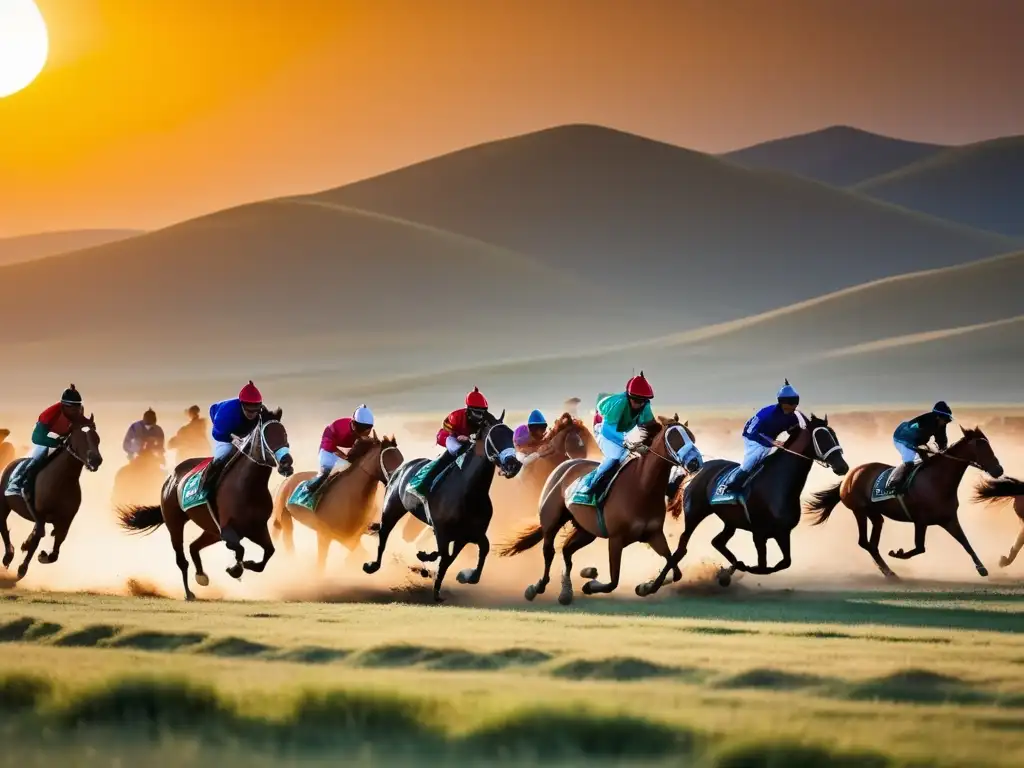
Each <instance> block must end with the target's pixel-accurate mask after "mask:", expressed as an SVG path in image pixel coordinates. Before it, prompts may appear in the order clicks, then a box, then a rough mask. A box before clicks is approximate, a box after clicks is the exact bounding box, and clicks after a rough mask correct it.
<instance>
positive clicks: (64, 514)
mask: <svg viewBox="0 0 1024 768" xmlns="http://www.w3.org/2000/svg"><path fill="white" fill-rule="evenodd" d="M27 460H28V459H21V460H19V461H16V462H14V463H13V464H11V465H10V466H8V467H7V468H6V469H5V470H4V471H3V474H2V475H0V493H2V494H3V495H0V536H2V537H3V540H4V549H5V552H4V561H3V562H4V568H7V567H8V566H10V564H11V562H12V561H13V560H14V547H13V546H12V545H11V534H10V531H9V530H8V529H7V517H8V515H10V513H11V512H16V513H17V514H18V515H20V516H21V517H23V518H25V519H26V520H28V521H29V522H31V523H34V525H33V527H32V533H31V534H29V537H28V538H27V539H25V542H24V543H23V544H22V545H21V551H22V552H24V553H25V559H24V560H23V561H22V563H21V565H19V566H18V579H19V580H20V579H23V578H25V574H26V573H28V564H29V562H30V561H31V560H32V555H34V554H35V551H36V547H38V546H39V542H40V541H42V538H43V536H45V535H46V525H47V524H50V525H51V526H53V549H52V550H50V552H49V553H47V552H40V553H39V562H40V563H43V564H47V563H55V562H57V558H58V557H60V546H61V544H63V543H64V539H65V538H66V537H67V535H68V530H69V529H70V528H71V522H72V521H73V520H74V519H75V515H77V514H78V508H79V507H80V506H82V486H81V484H80V482H79V481H80V479H81V476H82V467H85V468H86V469H87V470H89V471H90V472H95V471H96V470H97V469H99V468H100V464H102V463H103V457H102V456H100V436H99V433H98V432H97V431H96V422H95V420H94V419H93V417H92V416H91V415H90V416H89V418H88V419H86V418H85V417H84V416H80V417H78V418H76V419H75V420H74V421H73V422H72V424H71V432H70V433H69V434H68V436H67V437H66V438H64V439H63V440H62V442H61V444H60V447H58V448H57V449H56V450H54V452H53V453H52V454H51V455H50V457H49V458H48V459H47V460H46V465H45V466H44V467H43V468H42V469H40V470H39V472H38V473H37V474H36V477H35V488H34V490H33V491H32V492H31V493H29V496H30V497H31V498H32V501H31V503H29V502H27V501H26V500H25V499H24V498H23V497H21V496H7V495H6V492H7V484H8V483H9V482H10V479H11V473H12V472H13V471H14V469H15V467H17V466H18V465H19V464H20V463H21V462H23V461H27Z"/></svg>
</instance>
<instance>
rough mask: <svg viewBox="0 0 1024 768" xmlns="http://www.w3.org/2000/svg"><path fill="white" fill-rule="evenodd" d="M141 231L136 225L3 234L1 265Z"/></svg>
mask: <svg viewBox="0 0 1024 768" xmlns="http://www.w3.org/2000/svg"><path fill="white" fill-rule="evenodd" d="M141 234H142V231H141V230H137V229H75V230H69V231H66V232H41V233H39V234H37V235H21V236H18V237H5V238H0V266H3V265H5V264H15V263H17V262H19V261H29V260H31V259H42V258H45V257H47V256H53V255H55V254H58V253H67V252H69V251H77V250H79V249H82V248H91V247H93V246H95V245H103V244H105V243H113V242H116V241H117V240H124V239H125V238H128V237H134V236H135V235H141Z"/></svg>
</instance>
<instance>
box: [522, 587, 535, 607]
mask: <svg viewBox="0 0 1024 768" xmlns="http://www.w3.org/2000/svg"><path fill="white" fill-rule="evenodd" d="M523 597H525V598H526V599H527V600H528V601H529V602H531V603H532V602H533V600H534V598H535V597H537V587H535V586H534V585H533V584H531V585H530V586H528V587H527V588H526V591H525V592H524V593H523Z"/></svg>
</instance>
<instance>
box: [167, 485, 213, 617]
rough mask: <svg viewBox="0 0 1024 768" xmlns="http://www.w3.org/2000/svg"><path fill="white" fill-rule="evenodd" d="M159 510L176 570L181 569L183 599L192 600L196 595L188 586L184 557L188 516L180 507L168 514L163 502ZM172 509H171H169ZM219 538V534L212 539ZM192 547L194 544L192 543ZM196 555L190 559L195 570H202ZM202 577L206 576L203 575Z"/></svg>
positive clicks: (186, 563)
mask: <svg viewBox="0 0 1024 768" xmlns="http://www.w3.org/2000/svg"><path fill="white" fill-rule="evenodd" d="M160 511H161V513H162V514H163V516H164V525H166V526H167V533H168V534H169V535H170V537H171V547H172V548H173V549H174V561H175V563H177V565H178V570H180V571H181V583H182V585H183V586H184V587H185V599H186V600H189V601H192V600H195V599H196V596H195V595H194V594H192V590H191V589H189V588H188V558H186V557H185V523H186V522H188V517H187V516H186V515H185V513H184V512H182V511H181V510H180V509H179V510H178V511H177V514H173V515H169V514H168V510H167V509H166V508H165V507H164V505H163V504H161V506H160ZM171 511H173V510H171ZM219 538H220V534H218V535H217V537H216V538H215V539H214V541H217V539H219ZM192 546H193V547H194V546H195V544H193V545H192ZM197 558H198V555H196V554H194V553H193V555H192V559H193V560H195V561H196V570H197V571H200V570H202V566H201V565H200V564H199V560H198V559H197ZM203 578H206V577H205V576H204V577H203ZM196 581H197V582H199V583H201V584H202V583H203V582H200V581H199V574H198V573H197V574H196ZM205 583H206V584H208V583H209V579H207V580H206V582H205Z"/></svg>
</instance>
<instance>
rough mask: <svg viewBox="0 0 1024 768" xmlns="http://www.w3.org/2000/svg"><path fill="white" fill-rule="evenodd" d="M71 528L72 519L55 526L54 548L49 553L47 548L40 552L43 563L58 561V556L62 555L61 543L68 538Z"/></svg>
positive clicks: (40, 560) (40, 559)
mask: <svg viewBox="0 0 1024 768" xmlns="http://www.w3.org/2000/svg"><path fill="white" fill-rule="evenodd" d="M70 528H71V521H70V520H68V521H66V522H65V521H63V520H62V521H61V522H60V523H58V524H55V525H54V526H53V549H52V550H51V551H50V552H49V553H47V552H46V550H45V549H44V550H42V551H41V552H40V553H39V562H40V563H42V564H43V565H47V564H48V563H56V562H57V558H58V557H60V545H61V544H63V543H64V539H66V538H67V535H68V530H70Z"/></svg>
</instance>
